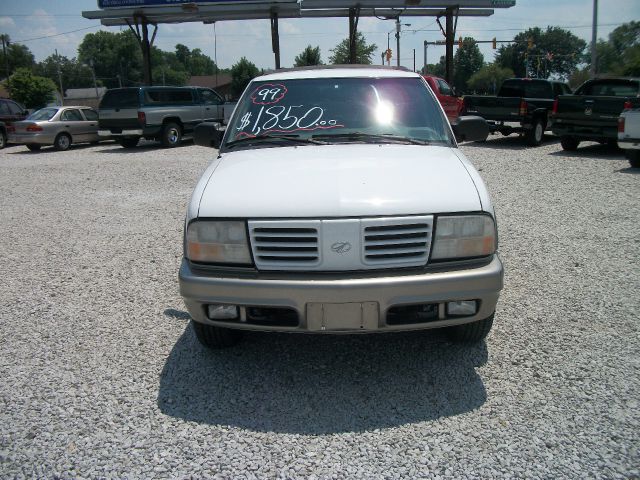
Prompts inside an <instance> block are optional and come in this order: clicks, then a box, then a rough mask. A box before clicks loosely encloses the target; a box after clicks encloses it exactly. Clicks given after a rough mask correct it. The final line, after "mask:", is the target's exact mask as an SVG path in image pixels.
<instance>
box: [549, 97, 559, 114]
mask: <svg viewBox="0 0 640 480" xmlns="http://www.w3.org/2000/svg"><path fill="white" fill-rule="evenodd" d="M556 113H558V99H557V98H556V99H555V100H554V101H553V109H552V110H551V114H552V115H555V114H556Z"/></svg>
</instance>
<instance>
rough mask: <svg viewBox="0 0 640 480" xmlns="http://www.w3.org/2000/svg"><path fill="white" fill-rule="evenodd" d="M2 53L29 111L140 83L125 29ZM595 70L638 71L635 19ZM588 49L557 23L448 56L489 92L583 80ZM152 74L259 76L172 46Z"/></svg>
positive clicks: (183, 78) (461, 77) (160, 81)
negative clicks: (84, 91) (489, 48)
mask: <svg viewBox="0 0 640 480" xmlns="http://www.w3.org/2000/svg"><path fill="white" fill-rule="evenodd" d="M2 37H4V40H5V43H7V44H8V47H7V48H6V54H5V53H4V52H2V51H0V71H3V72H4V75H3V77H5V85H6V86H7V87H8V88H9V90H10V92H11V94H12V96H13V97H14V98H15V99H16V100H18V101H20V102H22V103H24V104H25V105H26V106H27V107H29V108H33V107H38V106H42V105H44V104H45V103H46V102H47V101H49V100H50V98H51V94H52V93H53V92H54V91H56V90H59V86H60V83H62V86H63V87H62V88H64V89H65V90H66V89H68V88H89V87H93V86H94V82H95V85H97V86H105V87H107V88H115V87H121V86H122V87H125V86H138V85H142V84H143V63H142V54H141V51H140V47H139V44H138V42H137V40H136V38H135V36H134V34H133V33H132V32H130V31H123V32H106V31H98V32H96V33H89V34H87V35H85V37H84V39H83V40H82V42H81V43H80V45H79V46H78V55H77V57H73V58H68V57H66V56H63V55H58V54H53V55H50V56H49V57H47V58H45V59H44V60H42V61H40V62H36V61H35V58H34V56H33V54H32V53H31V52H30V50H29V48H28V47H27V46H25V45H21V44H14V43H11V42H10V38H9V37H8V36H7V35H3V36H2ZM596 48H597V53H598V65H597V71H598V73H602V74H616V75H640V22H638V21H631V22H628V23H625V24H623V25H621V26H619V27H617V28H616V29H615V30H613V32H611V34H610V35H609V37H608V39H607V40H602V39H601V40H599V41H598V43H597V46H596ZM377 49H378V47H377V45H375V44H373V43H371V44H369V43H367V41H366V38H365V37H364V35H363V34H362V32H358V33H357V37H356V60H357V63H360V64H371V63H373V60H374V58H373V57H374V53H375V52H376V50H377ZM590 62H591V52H590V49H588V48H587V44H586V42H585V41H584V40H582V39H580V38H578V37H576V36H575V35H574V34H573V33H571V32H570V31H568V30H565V29H562V28H559V27H551V26H550V27H547V28H546V29H541V28H539V27H535V28H530V29H528V30H526V31H524V32H520V33H518V34H517V35H515V37H514V38H513V40H511V41H509V42H508V43H502V45H501V46H500V48H499V49H497V51H496V54H495V58H494V60H493V62H485V59H484V56H483V55H482V53H481V52H480V49H479V48H478V44H477V42H476V41H475V39H473V38H471V37H467V38H464V39H462V41H461V45H460V47H458V48H457V50H456V53H455V55H454V78H453V86H454V88H455V89H456V91H457V92H458V94H464V93H470V92H475V93H495V92H496V90H497V88H498V87H499V86H500V84H501V83H502V81H503V80H504V79H506V78H510V77H514V76H515V77H525V76H529V77H537V78H550V77H552V78H561V79H565V80H568V81H569V82H570V83H571V84H572V86H577V84H579V83H582V81H584V80H586V79H587V78H588V72H589V68H590ZM323 63H324V62H323V60H322V56H321V52H320V47H319V46H316V47H314V46H312V45H309V46H307V47H306V48H305V49H304V50H303V51H302V52H301V53H300V54H298V55H297V56H296V57H295V60H294V66H296V67H301V66H309V65H322V64H323ZM328 63H330V64H346V63H349V39H348V38H346V39H344V40H342V41H341V42H340V43H338V45H336V46H335V47H334V48H333V49H331V50H330V55H329V58H328ZM151 65H152V79H153V83H154V84H155V85H184V84H185V83H186V82H187V81H188V80H189V78H190V77H191V76H194V75H213V74H215V73H228V74H230V75H231V78H232V83H231V91H232V95H234V96H236V97H237V96H239V95H240V93H242V91H243V90H244V88H245V86H246V85H247V84H248V83H249V81H251V79H252V78H254V77H256V76H258V75H260V73H262V70H260V69H259V68H258V67H257V66H256V65H255V64H253V63H252V62H250V61H249V60H247V59H246V58H245V57H242V58H240V59H239V60H238V62H236V63H235V64H234V65H233V66H232V67H231V68H230V69H221V68H219V67H218V66H217V65H216V64H215V62H214V61H213V59H211V57H209V56H208V55H206V54H205V53H203V52H202V50H201V49H199V48H194V49H189V47H187V46H186V45H183V44H180V43H179V44H177V45H176V46H175V49H174V51H164V50H161V49H160V48H157V47H155V46H154V47H152V48H151ZM444 72H445V65H444V57H441V58H440V61H439V62H438V63H436V64H429V65H427V66H426V69H423V72H422V73H424V74H431V75H436V76H444Z"/></svg>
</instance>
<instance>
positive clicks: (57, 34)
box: [11, 25, 102, 43]
mask: <svg viewBox="0 0 640 480" xmlns="http://www.w3.org/2000/svg"><path fill="white" fill-rule="evenodd" d="M101 26H102V25H93V26H91V27H84V28H78V29H77V30H70V31H68V32H61V33H54V34H53V35H45V36H43V37H34V38H26V39H24V40H12V41H11V43H25V42H31V41H33V40H42V39H43V38H51V37H59V36H61V35H68V34H70V33H75V32H81V31H83V30H90V29H92V28H98V27H101Z"/></svg>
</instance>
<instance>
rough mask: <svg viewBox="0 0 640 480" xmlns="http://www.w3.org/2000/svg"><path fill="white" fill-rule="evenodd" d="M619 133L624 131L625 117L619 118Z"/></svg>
mask: <svg viewBox="0 0 640 480" xmlns="http://www.w3.org/2000/svg"><path fill="white" fill-rule="evenodd" d="M618 133H624V117H620V118H618Z"/></svg>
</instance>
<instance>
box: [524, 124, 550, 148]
mask: <svg viewBox="0 0 640 480" xmlns="http://www.w3.org/2000/svg"><path fill="white" fill-rule="evenodd" d="M544 128H545V124H544V121H543V120H542V119H540V118H538V119H536V120H534V121H533V126H532V128H531V130H525V132H524V139H525V141H526V142H527V144H529V145H531V146H533V147H537V146H538V145H540V144H541V143H542V138H543V137H544Z"/></svg>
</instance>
